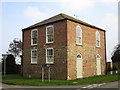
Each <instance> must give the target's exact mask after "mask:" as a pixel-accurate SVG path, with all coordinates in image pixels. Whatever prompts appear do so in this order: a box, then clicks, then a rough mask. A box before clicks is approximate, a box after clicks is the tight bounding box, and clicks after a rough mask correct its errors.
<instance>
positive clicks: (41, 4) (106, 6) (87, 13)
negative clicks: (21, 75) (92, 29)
mask: <svg viewBox="0 0 120 90" xmlns="http://www.w3.org/2000/svg"><path fill="white" fill-rule="evenodd" d="M8 1H9V2H8ZM15 1H17V2H15ZM0 11H1V12H0V15H1V16H0V30H1V31H0V36H1V37H0V43H1V44H0V54H2V53H5V52H6V51H7V49H8V45H9V43H10V42H11V41H12V40H13V39H14V38H20V39H22V31H21V30H22V29H23V28H25V27H27V26H30V25H32V24H35V23H37V22H40V21H42V20H44V19H47V18H49V17H51V16H55V15H57V14H59V13H65V14H68V15H70V16H73V17H74V15H76V18H77V19H80V20H82V21H85V22H87V23H90V24H92V25H95V26H98V27H100V28H102V29H105V30H106V35H107V36H106V39H107V40H106V41H107V61H110V58H111V53H112V52H113V49H114V46H115V45H117V43H118V0H34V1H33V0H2V1H1V2H0Z"/></svg>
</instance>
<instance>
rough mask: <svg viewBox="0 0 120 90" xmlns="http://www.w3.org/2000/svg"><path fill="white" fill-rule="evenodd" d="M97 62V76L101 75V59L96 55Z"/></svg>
mask: <svg viewBox="0 0 120 90" xmlns="http://www.w3.org/2000/svg"><path fill="white" fill-rule="evenodd" d="M96 60H97V61H96V63H97V64H96V68H97V75H101V57H100V55H99V54H97V55H96Z"/></svg>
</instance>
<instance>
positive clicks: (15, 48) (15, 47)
mask: <svg viewBox="0 0 120 90" xmlns="http://www.w3.org/2000/svg"><path fill="white" fill-rule="evenodd" d="M8 53H10V54H12V55H14V57H15V58H16V57H17V56H20V54H21V53H22V42H21V40H20V39H17V38H15V39H14V40H13V41H12V42H11V43H10V44H9V49H8Z"/></svg>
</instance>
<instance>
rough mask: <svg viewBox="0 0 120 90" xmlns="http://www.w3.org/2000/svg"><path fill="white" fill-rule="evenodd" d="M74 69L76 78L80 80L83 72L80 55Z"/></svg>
mask: <svg viewBox="0 0 120 90" xmlns="http://www.w3.org/2000/svg"><path fill="white" fill-rule="evenodd" d="M76 68H77V78H82V77H83V75H82V72H83V62H82V56H81V55H77V64H76Z"/></svg>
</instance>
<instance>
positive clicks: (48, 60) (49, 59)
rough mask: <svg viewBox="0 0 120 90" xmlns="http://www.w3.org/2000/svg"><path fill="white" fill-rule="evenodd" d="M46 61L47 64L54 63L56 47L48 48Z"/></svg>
mask: <svg viewBox="0 0 120 90" xmlns="http://www.w3.org/2000/svg"><path fill="white" fill-rule="evenodd" d="M46 63H47V64H53V63H54V49H53V48H47V49H46Z"/></svg>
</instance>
